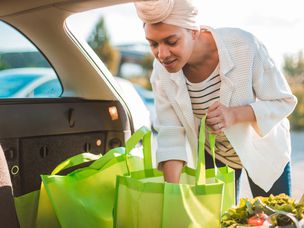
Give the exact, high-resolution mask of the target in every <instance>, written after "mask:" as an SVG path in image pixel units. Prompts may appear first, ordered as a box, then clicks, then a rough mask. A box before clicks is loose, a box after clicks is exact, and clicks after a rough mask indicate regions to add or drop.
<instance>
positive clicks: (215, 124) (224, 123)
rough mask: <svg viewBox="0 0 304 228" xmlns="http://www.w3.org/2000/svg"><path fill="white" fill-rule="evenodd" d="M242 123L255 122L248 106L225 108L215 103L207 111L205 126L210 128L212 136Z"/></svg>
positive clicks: (251, 110)
mask: <svg viewBox="0 0 304 228" xmlns="http://www.w3.org/2000/svg"><path fill="white" fill-rule="evenodd" d="M242 122H250V123H255V122H256V118H255V115H254V112H253V109H252V107H251V106H250V105H244V106H238V107H226V106H224V105H222V104H221V103H220V102H218V101H216V102H214V103H213V104H212V105H211V106H210V107H209V109H208V111H207V118H206V124H207V126H208V127H210V128H211V130H212V133H213V134H220V133H222V132H223V131H224V130H225V128H228V127H230V126H232V125H234V124H237V123H242Z"/></svg>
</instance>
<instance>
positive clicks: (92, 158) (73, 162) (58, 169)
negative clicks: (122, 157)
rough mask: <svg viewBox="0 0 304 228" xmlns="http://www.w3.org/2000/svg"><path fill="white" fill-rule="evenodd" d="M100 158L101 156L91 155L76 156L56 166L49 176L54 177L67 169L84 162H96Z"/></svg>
mask: <svg viewBox="0 0 304 228" xmlns="http://www.w3.org/2000/svg"><path fill="white" fill-rule="evenodd" d="M101 156H102V155H101V154H92V153H82V154H77V155H75V156H73V157H70V158H68V159H66V160H65V161H63V162H61V163H60V164H59V165H57V166H56V168H55V169H54V170H53V171H52V173H51V175H55V174H57V173H59V172H61V171H62V170H64V169H68V168H70V167H73V166H77V165H80V164H82V163H85V162H89V161H95V160H98V159H99V158H100V157H101Z"/></svg>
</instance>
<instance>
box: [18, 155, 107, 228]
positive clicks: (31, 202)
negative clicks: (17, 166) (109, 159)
mask: <svg viewBox="0 0 304 228" xmlns="http://www.w3.org/2000/svg"><path fill="white" fill-rule="evenodd" d="M100 156H101V155H95V154H90V153H83V154H79V155H76V156H74V157H72V158H70V159H68V160H66V161H64V162H62V163H61V165H60V170H64V169H67V168H70V167H73V166H76V165H78V164H81V163H84V162H88V161H94V160H97V159H98V158H99V157H100ZM54 171H55V172H59V171H58V169H57V170H54ZM53 173H54V172H53ZM14 200H15V206H16V211H17V216H18V220H19V224H20V227H21V228H34V227H45V228H47V227H52V228H56V227H60V225H59V224H58V221H57V217H56V215H55V214H54V211H53V208H52V205H51V204H50V202H49V199H48V197H47V194H46V192H45V188H44V185H43V183H42V184H41V188H40V190H36V191H33V192H30V193H27V194H25V195H22V196H18V197H15V199H14Z"/></svg>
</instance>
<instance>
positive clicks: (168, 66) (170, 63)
mask: <svg viewBox="0 0 304 228" xmlns="http://www.w3.org/2000/svg"><path fill="white" fill-rule="evenodd" d="M175 62H176V59H174V60H171V61H164V62H163V65H164V67H166V68H172V67H173V66H174V65H175Z"/></svg>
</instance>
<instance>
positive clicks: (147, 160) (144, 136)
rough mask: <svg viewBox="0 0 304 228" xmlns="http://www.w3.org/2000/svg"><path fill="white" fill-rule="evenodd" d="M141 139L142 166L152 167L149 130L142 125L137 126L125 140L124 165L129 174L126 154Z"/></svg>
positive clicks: (127, 154)
mask: <svg viewBox="0 0 304 228" xmlns="http://www.w3.org/2000/svg"><path fill="white" fill-rule="evenodd" d="M140 140H142V145H143V157H144V158H143V160H144V168H145V169H152V157H151V130H150V129H148V128H147V127H145V126H143V127H141V128H139V129H138V130H137V131H136V132H135V133H134V134H133V135H131V137H130V138H129V139H128V140H127V141H126V153H125V156H126V159H125V160H126V165H127V170H128V174H130V169H129V165H128V156H129V154H130V151H131V150H132V149H134V147H135V146H136V145H137V144H138V143H139V142H140Z"/></svg>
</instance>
